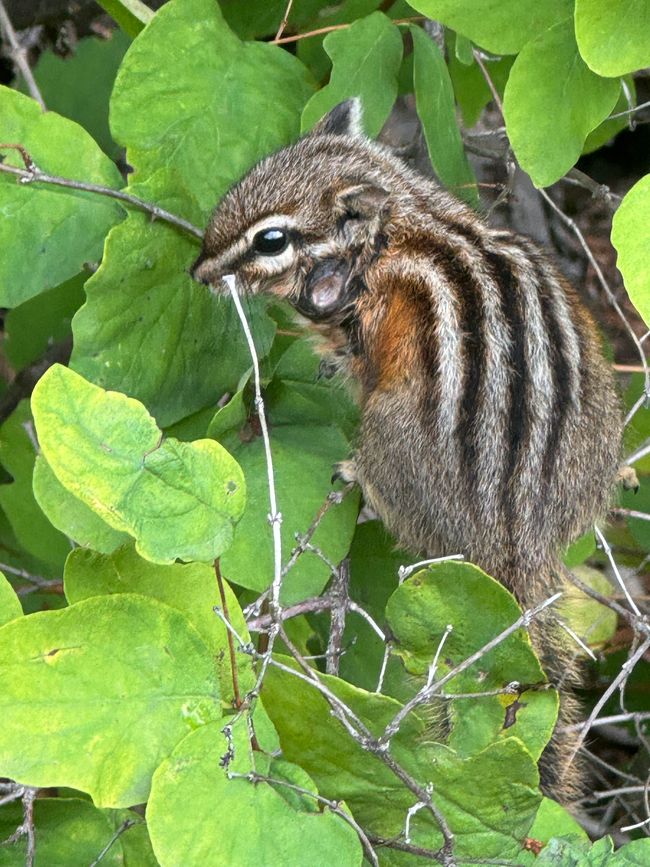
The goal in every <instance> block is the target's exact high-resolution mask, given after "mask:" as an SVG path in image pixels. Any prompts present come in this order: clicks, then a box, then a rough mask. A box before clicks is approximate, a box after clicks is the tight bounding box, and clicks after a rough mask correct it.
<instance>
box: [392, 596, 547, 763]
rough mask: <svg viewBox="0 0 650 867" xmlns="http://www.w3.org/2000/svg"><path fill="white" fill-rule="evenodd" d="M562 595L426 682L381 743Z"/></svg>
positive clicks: (539, 606)
mask: <svg viewBox="0 0 650 867" xmlns="http://www.w3.org/2000/svg"><path fill="white" fill-rule="evenodd" d="M560 596H562V591H559V592H557V593H554V594H553V595H552V596H549V598H548V599H545V600H544V601H543V602H541V603H540V604H539V605H536V606H535V607H534V608H532V609H530V610H528V611H525V612H524V613H523V614H522V615H521V617H519V618H518V619H517V620H516V621H515V622H514V623H513V624H511V625H510V626H508V628H507V629H504V630H503V632H500V633H499V635H497V636H496V637H495V638H493V639H492V640H491V641H488V642H487V644H484V645H483V647H481V648H480V649H479V650H477V651H476V652H475V653H473V654H472V655H471V656H468V657H467V659H465V660H463V662H461V663H459V664H458V665H456V666H454V668H452V669H451V670H450V671H449V672H447V674H446V675H444V677H441V678H440V680H437V681H436V682H435V683H432V684H425V686H423V687H422V689H421V690H420V691H419V692H417V693H416V694H415V695H414V696H413V698H412V699H411V700H410V701H408V702H407V703H406V704H405V705H403V706H402V707H401V708H400V710H399V711H398V712H397V713H396V714H395V716H394V717H393V719H392V720H391V722H389V723H388V725H387V726H386V728H385V730H384V733H383V734H382V736H381V737H380V738H379V743H380V744H382V745H385V746H387V745H388V744H389V743H390V741H391V738H393V737H394V736H395V734H397V732H398V731H399V729H400V726H401V725H402V723H403V722H404V720H405V719H406V717H407V716H408V715H409V714H410V713H412V712H413V711H414V710H415V708H416V707H419V705H421V704H424V703H425V702H428V701H429V700H430V699H431V698H432V697H433V696H434V695H435V694H436V693H439V692H440V690H441V689H442V688H443V686H445V685H446V684H447V683H449V681H450V680H453V678H455V677H457V676H458V675H459V674H461V673H462V672H463V671H465V670H466V669H468V668H469V667H470V666H472V665H474V663H475V662H477V661H478V660H479V659H481V658H482V657H484V656H485V655H486V654H487V653H489V652H490V651H491V650H493V649H494V648H495V647H497V646H498V645H499V644H501V643H502V642H503V641H505V640H506V638H508V637H509V636H510V635H512V634H513V632H516V631H517V630H518V629H521V628H522V627H523V628H525V629H527V628H528V626H529V625H530V623H531V622H532V621H533V620H534V619H535V617H537V616H538V615H539V614H540V613H541V612H542V611H544V609H545V608H548V606H549V605H552V604H553V603H554V602H557V600H558V599H559V598H560Z"/></svg>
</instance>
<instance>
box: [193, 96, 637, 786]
mask: <svg viewBox="0 0 650 867" xmlns="http://www.w3.org/2000/svg"><path fill="white" fill-rule="evenodd" d="M285 242H286V243H285ZM283 244H284V246H283ZM280 247H283V248H282V249H281V250H280ZM269 249H270V252H269ZM278 251H279V252H278ZM194 273H195V276H196V277H197V279H201V280H204V281H206V282H211V283H216V282H218V280H219V278H220V277H221V276H223V275H224V274H228V273H235V274H236V275H237V276H238V279H239V282H240V286H241V287H242V289H244V290H245V291H248V292H253V293H256V292H271V293H273V294H275V295H277V296H280V297H282V298H286V299H287V300H288V301H289V302H291V303H292V304H293V305H294V306H295V307H296V308H297V309H298V310H299V311H300V312H301V313H303V315H305V316H307V318H309V319H311V320H312V321H313V322H314V323H315V324H316V327H317V329H318V330H319V332H320V333H321V338H322V348H323V351H324V352H325V353H327V354H328V355H329V356H330V357H332V356H333V357H335V358H336V359H337V363H338V364H339V365H340V366H342V367H343V368H344V369H346V370H347V371H348V372H349V373H350V374H351V375H352V376H353V377H354V379H355V380H357V381H358V383H359V391H360V402H361V406H362V424H361V430H360V432H359V436H358V446H357V450H356V454H355V456H354V459H353V461H351V462H345V463H344V465H343V469H342V472H343V473H344V474H345V475H346V476H347V477H349V478H354V479H356V480H357V481H358V482H359V484H360V485H361V488H362V490H363V493H364V496H365V498H366V500H367V501H368V503H369V504H370V505H371V506H372V508H373V509H374V510H375V511H376V512H377V513H378V514H379V515H380V517H381V518H382V519H383V521H384V522H385V524H386V526H387V527H388V528H389V529H390V530H391V531H392V532H393V533H394V534H395V536H396V537H397V539H398V541H399V543H400V544H401V545H404V546H407V547H408V548H410V549H411V550H412V551H413V552H416V553H422V554H426V555H429V556H436V555H441V554H450V553H462V554H464V555H465V556H466V557H467V559H469V560H471V561H472V562H474V563H477V564H478V565H479V566H481V567H482V568H484V569H485V570H486V571H487V572H489V573H490V574H492V575H494V576H495V577H496V578H498V579H499V580H500V581H502V582H503V584H505V585H506V586H507V587H508V588H509V589H510V590H512V592H513V593H514V594H515V595H516V597H517V598H518V600H519V601H520V603H521V604H522V605H523V606H528V607H529V606H533V605H535V604H536V603H538V602H540V601H541V600H543V599H544V598H546V597H547V596H549V595H550V594H551V593H552V591H554V590H555V589H557V588H558V585H559V584H560V583H561V581H562V579H561V567H560V562H559V559H558V552H559V551H560V550H561V549H562V548H563V547H564V546H566V545H567V544H568V543H569V542H570V541H571V540H572V539H574V538H575V537H576V536H577V535H578V534H580V533H581V532H583V531H584V530H585V529H586V528H587V527H589V526H590V524H591V523H592V522H593V521H594V519H595V518H596V517H597V516H599V515H601V514H602V513H603V511H604V510H605V509H606V506H607V502H608V498H609V496H610V492H611V488H612V485H613V483H614V481H615V476H616V471H617V465H618V459H619V450H620V438H621V429H622V420H621V410H620V404H619V399H618V397H617V393H616V389H615V386H614V382H613V378H612V374H611V372H610V370H609V367H608V365H607V364H606V363H605V362H604V360H603V358H602V356H601V349H600V341H599V338H598V335H597V333H596V330H595V328H594V325H593V323H592V321H591V318H590V316H589V315H588V314H587V312H586V311H585V310H584V308H583V307H582V306H581V304H580V303H579V301H578V299H577V297H576V295H575V293H574V291H573V290H572V288H571V287H570V286H569V285H568V284H567V281H566V280H565V279H564V278H563V277H562V275H561V274H560V273H559V272H558V270H557V269H556V268H555V266H554V265H553V264H552V263H551V262H550V261H549V260H548V259H547V258H546V257H545V256H544V254H543V253H542V252H541V251H540V250H539V249H538V248H537V247H536V246H535V245H534V244H533V243H532V242H531V241H529V240H528V239H526V238H524V237H520V236H518V235H516V234H513V233H512V232H509V231H504V230H499V229H493V228H490V227H489V226H488V225H486V223H485V222H484V221H483V220H482V219H481V218H480V217H479V216H477V214H475V213H474V212H473V211H472V210H471V209H470V208H469V207H467V206H466V205H464V204H462V203H460V202H458V201H456V200H455V199H454V198H452V197H451V196H450V195H448V194H447V193H445V192H444V191H442V190H441V189H440V188H439V187H437V186H436V185H435V184H434V183H432V182H431V181H429V180H427V179H425V178H424V177H422V176H421V175H419V174H417V173H415V172H413V171H412V170H410V169H409V168H408V167H407V166H406V165H405V164H404V163H403V162H402V161H401V160H400V159H399V158H397V157H396V156H395V155H394V154H393V153H392V152H391V151H390V150H389V149H387V148H385V147H383V146H381V145H379V144H377V143H376V142H372V141H370V140H369V139H367V138H366V137H365V136H364V135H363V134H362V133H361V131H360V129H359V121H358V105H357V103H356V102H355V101H350V102H347V103H343V104H342V105H340V106H338V107H337V108H335V109H334V110H333V111H332V112H331V113H330V114H329V115H328V116H327V117H326V118H324V119H323V120H322V121H321V123H320V124H319V125H318V127H316V128H315V129H314V131H313V132H312V133H311V134H309V135H307V136H305V137H303V138H302V139H300V141H298V142H297V143H296V144H295V145H293V146H291V147H288V148H285V149H284V150H282V151H280V152H279V153H276V154H274V155H272V156H270V157H268V158H267V159H265V160H263V161H262V162H261V163H259V164H258V165H257V166H255V167H254V168H253V169H252V170H251V171H250V172H249V173H248V174H247V175H246V176H245V177H244V178H243V179H242V180H241V181H240V182H239V183H238V184H236V185H235V186H234V187H233V188H232V189H231V190H230V191H229V192H228V193H227V195H226V196H225V197H224V199H223V200H222V202H221V203H220V204H219V206H218V208H217V209H216V210H215V212H214V214H213V216H212V219H211V221H210V224H209V226H208V229H207V232H206V236H205V243H204V249H203V252H202V254H201V256H200V258H199V260H198V261H197V263H196V265H195V269H194ZM533 641H534V644H535V646H536V649H537V651H538V653H539V655H540V658H541V660H542V663H543V665H544V666H545V669H546V671H547V673H548V675H549V677H550V679H551V681H552V682H555V683H557V684H558V686H559V687H560V690H561V693H562V694H563V698H562V711H561V718H560V723H561V724H562V725H565V724H566V723H567V722H568V721H571V720H572V719H573V718H575V702H574V700H573V699H572V698H571V695H570V688H569V685H570V683H571V682H572V681H575V680H576V678H577V675H576V665H575V664H574V662H573V659H574V657H575V655H576V648H575V646H572V645H569V644H568V643H567V640H566V638H565V636H564V634H563V633H562V632H561V631H560V629H559V626H558V624H557V621H556V619H555V615H553V614H547V615H546V616H545V617H544V618H542V619H541V620H540V622H539V623H537V624H536V625H535V626H534V630H533ZM569 752H570V738H569V736H568V735H562V734H556V736H555V737H554V740H553V742H552V744H551V746H550V747H549V748H548V749H547V751H546V753H545V756H544V757H543V761H542V763H541V770H542V783H543V786H544V788H545V790H546V791H547V792H548V793H550V794H551V795H552V796H554V797H556V798H559V799H560V800H564V801H567V800H570V799H571V797H572V796H573V795H574V793H575V791H576V785H577V774H576V773H575V772H573V771H572V770H570V769H567V767H566V764H567V754H568V753H569Z"/></svg>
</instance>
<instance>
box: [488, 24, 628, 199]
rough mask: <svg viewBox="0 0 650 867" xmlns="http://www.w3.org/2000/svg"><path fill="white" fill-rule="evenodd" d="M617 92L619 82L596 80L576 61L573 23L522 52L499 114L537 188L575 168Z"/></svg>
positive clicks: (552, 31) (556, 28)
mask: <svg viewBox="0 0 650 867" xmlns="http://www.w3.org/2000/svg"><path fill="white" fill-rule="evenodd" d="M619 91H620V83H619V82H618V81H612V80H609V79H604V78H600V77H599V76H597V75H595V74H594V73H593V72H592V71H591V70H590V69H589V67H588V66H587V65H586V64H585V62H584V61H583V60H582V58H581V57H580V55H579V53H578V46H577V45H576V41H575V34H574V32H573V20H572V19H571V18H568V19H566V20H565V21H562V22H561V23H559V24H556V25H555V26H554V27H551V28H550V29H549V30H547V31H545V32H544V33H542V34H541V35H540V36H538V37H537V38H536V39H534V40H533V41H532V42H529V43H528V44H527V45H526V46H525V48H524V49H523V50H522V52H521V54H520V55H519V57H517V59H516V60H515V62H514V64H513V67H512V70H511V72H510V77H509V79H508V83H507V84H506V89H505V94H504V99H503V113H504V116H505V120H506V129H507V131H508V135H509V137H510V142H511V144H512V147H513V150H514V152H515V155H516V157H517V159H518V161H519V163H520V164H521V167H522V168H523V169H524V171H526V172H528V174H529V175H530V177H531V179H532V181H533V183H534V184H535V186H537V187H545V186H548V185H549V184H552V183H554V182H555V181H557V180H558V179H559V178H561V177H562V176H563V175H564V174H566V172H567V171H568V170H569V169H570V168H571V167H572V166H573V165H574V164H575V162H576V161H577V159H578V157H579V156H580V154H581V152H582V148H583V145H584V143H585V139H586V138H587V136H588V134H589V133H590V132H591V131H592V130H593V129H595V128H596V127H597V126H598V125H599V124H600V123H601V121H603V120H604V119H605V118H606V117H607V115H608V114H609V113H610V112H611V110H612V108H613V107H614V105H615V104H616V100H617V99H618V95H619Z"/></svg>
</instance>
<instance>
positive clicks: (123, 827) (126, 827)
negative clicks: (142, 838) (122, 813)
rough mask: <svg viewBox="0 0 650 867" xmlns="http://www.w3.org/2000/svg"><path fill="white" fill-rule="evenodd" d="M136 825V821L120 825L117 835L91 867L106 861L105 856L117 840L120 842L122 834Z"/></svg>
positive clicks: (126, 821)
mask: <svg viewBox="0 0 650 867" xmlns="http://www.w3.org/2000/svg"><path fill="white" fill-rule="evenodd" d="M135 824H136V820H135V819H125V820H124V821H123V822H122V824H121V825H120V827H119V828H118V829H117V830H116V831H115V833H114V834H113V836H112V837H111V839H110V840H109V841H108V843H107V844H106V845H105V846H104V848H103V849H102V851H101V852H100V853H99V855H98V856H97V857H96V858H95V860H94V861H92V862H91V864H90V867H97V864H99V863H100V861H103V860H104V856H105V855H108V853H109V852H110V850H111V848H112V847H113V846H114V845H115V843H116V842H117V840H119V838H120V837H121V836H122V834H123V833H124V832H125V831H128V830H129V828H132V827H133V826H134V825H135Z"/></svg>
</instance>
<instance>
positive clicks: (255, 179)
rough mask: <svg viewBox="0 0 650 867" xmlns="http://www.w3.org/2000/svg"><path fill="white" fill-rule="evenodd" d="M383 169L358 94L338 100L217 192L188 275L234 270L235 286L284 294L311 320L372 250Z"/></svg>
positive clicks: (207, 277)
mask: <svg viewBox="0 0 650 867" xmlns="http://www.w3.org/2000/svg"><path fill="white" fill-rule="evenodd" d="M392 174H394V173H392V172H391V171H390V169H389V166H388V164H387V160H386V156H385V154H384V149H383V148H381V147H380V146H378V145H376V144H375V143H374V142H371V141H370V140H369V139H368V138H366V136H365V135H364V134H363V132H362V130H361V123H360V104H359V101H358V100H356V99H353V100H348V101H347V102H343V103H341V104H340V105H338V106H336V107H335V108H334V109H332V111H330V113H329V114H328V115H326V116H325V117H324V118H323V119H322V120H321V121H320V122H319V123H318V125H317V126H316V127H315V128H314V129H313V130H312V131H311V132H310V133H309V134H307V135H306V136H304V137H303V138H301V139H300V140H299V141H298V142H297V143H296V144H294V145H291V146H290V147H287V148H284V149H283V150H281V151H279V152H278V153H275V154H272V155H271V156H269V157H267V158H266V159H264V160H262V161H261V162H260V163H258V164H257V165H256V166H254V167H253V168H252V169H251V170H250V172H249V173H248V174H247V175H246V176H245V177H244V178H242V180H240V181H239V182H238V183H237V184H235V186H233V187H232V188H231V189H230V190H229V191H228V193H226V195H225V196H224V198H223V199H222V200H221V202H220V203H219V204H218V205H217V207H216V209H215V211H214V213H213V214H212V217H211V218H210V222H209V225H208V228H207V230H206V233H205V239H204V242H203V249H202V251H201V255H200V256H199V258H198V259H197V261H196V262H195V264H194V266H193V268H192V275H193V277H194V278H195V279H196V280H199V281H201V282H203V283H208V284H210V285H212V286H215V287H217V286H219V284H220V283H221V278H222V277H223V276H224V275H226V274H234V275H235V276H236V277H237V281H238V285H239V287H240V291H243V292H250V293H259V292H267V293H272V294H274V295H277V296H279V297H282V298H287V299H288V300H289V301H290V302H291V303H292V304H293V305H294V306H295V307H296V308H298V309H299V310H300V311H301V312H302V313H304V314H305V315H306V316H308V317H309V318H312V319H327V318H329V317H331V316H335V315H336V314H338V313H340V312H341V311H342V310H343V309H344V308H345V307H346V306H347V305H348V304H349V303H350V301H351V300H352V299H353V296H354V294H355V292H356V291H357V289H355V286H356V285H358V281H357V280H355V278H356V277H358V276H359V273H360V271H361V270H362V269H363V267H364V266H365V264H367V263H368V262H369V260H370V259H371V258H372V256H373V255H374V254H375V253H376V251H377V249H379V248H380V247H381V244H382V226H383V225H384V223H385V221H386V219H387V218H388V215H389V213H390V201H391V187H394V180H391V177H392Z"/></svg>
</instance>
